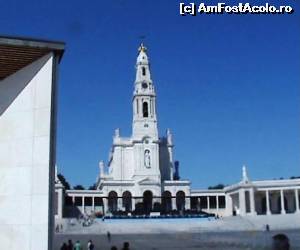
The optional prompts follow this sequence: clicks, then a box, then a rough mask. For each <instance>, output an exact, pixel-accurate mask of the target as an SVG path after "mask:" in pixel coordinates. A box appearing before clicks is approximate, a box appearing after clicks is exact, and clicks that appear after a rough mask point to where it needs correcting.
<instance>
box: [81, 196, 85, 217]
mask: <svg viewBox="0 0 300 250" xmlns="http://www.w3.org/2000/svg"><path fill="white" fill-rule="evenodd" d="M81 210H82V211H81V213H82V214H84V212H85V206H84V196H82V209H81Z"/></svg>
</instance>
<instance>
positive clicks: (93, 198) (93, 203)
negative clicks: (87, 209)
mask: <svg viewBox="0 0 300 250" xmlns="http://www.w3.org/2000/svg"><path fill="white" fill-rule="evenodd" d="M92 207H93V212H94V213H95V197H94V196H92Z"/></svg>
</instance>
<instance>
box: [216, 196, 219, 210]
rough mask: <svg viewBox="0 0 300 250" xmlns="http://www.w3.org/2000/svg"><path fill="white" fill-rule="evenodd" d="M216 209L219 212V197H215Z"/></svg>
mask: <svg viewBox="0 0 300 250" xmlns="http://www.w3.org/2000/svg"><path fill="white" fill-rule="evenodd" d="M216 209H217V211H219V196H218V195H216Z"/></svg>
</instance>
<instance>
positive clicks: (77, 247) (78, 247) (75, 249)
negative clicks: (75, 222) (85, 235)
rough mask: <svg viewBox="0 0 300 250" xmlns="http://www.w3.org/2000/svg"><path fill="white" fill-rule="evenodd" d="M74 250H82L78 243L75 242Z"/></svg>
mask: <svg viewBox="0 0 300 250" xmlns="http://www.w3.org/2000/svg"><path fill="white" fill-rule="evenodd" d="M74 250H82V247H81V244H80V241H79V240H77V241H76V243H75V245H74Z"/></svg>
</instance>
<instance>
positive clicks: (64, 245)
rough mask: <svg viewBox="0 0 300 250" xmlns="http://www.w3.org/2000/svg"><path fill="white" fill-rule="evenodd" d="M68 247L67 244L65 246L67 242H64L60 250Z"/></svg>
mask: <svg viewBox="0 0 300 250" xmlns="http://www.w3.org/2000/svg"><path fill="white" fill-rule="evenodd" d="M67 249H68V246H67V244H66V243H65V242H64V243H63V244H62V246H61V247H60V250H67Z"/></svg>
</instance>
